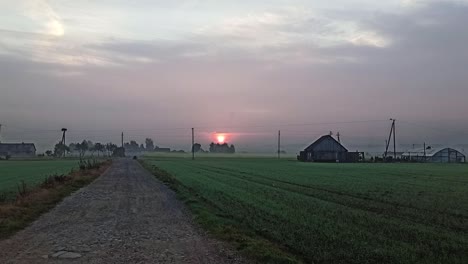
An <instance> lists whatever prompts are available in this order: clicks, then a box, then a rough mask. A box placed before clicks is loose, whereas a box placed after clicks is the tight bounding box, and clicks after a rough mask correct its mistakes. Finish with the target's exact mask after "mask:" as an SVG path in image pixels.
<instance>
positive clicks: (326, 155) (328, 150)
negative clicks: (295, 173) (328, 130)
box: [297, 135, 363, 162]
mask: <svg viewBox="0 0 468 264" xmlns="http://www.w3.org/2000/svg"><path fill="white" fill-rule="evenodd" d="M362 155H363V153H360V152H348V150H347V149H346V148H345V147H344V146H343V145H341V143H340V142H338V141H337V140H336V139H334V138H333V137H332V136H330V135H326V136H322V137H321V138H319V139H318V140H316V141H315V142H314V143H312V144H311V145H310V146H308V147H307V148H305V149H304V150H303V151H301V152H300V153H299V156H297V159H298V160H300V161H316V162H357V161H359V160H360V159H362V158H363V157H362Z"/></svg>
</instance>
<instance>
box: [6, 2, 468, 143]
mask: <svg viewBox="0 0 468 264" xmlns="http://www.w3.org/2000/svg"><path fill="white" fill-rule="evenodd" d="M467 25H468V1H455V0H453V1H452V0H446V1H431V0H427V1H423V0H421V1H418V0H404V1H399V0H386V1H371V0H327V1H306V0H296V1H291V0H268V1H267V0H252V1H242V3H240V1H219V0H206V1H202V0H198V1H197V0H192V1H182V0H173V1H150V0H143V1H124V0H112V1H110V0H109V1H105V0H104V1H91V0H87V1H84V0H83V1H46V0H31V1H28V0H18V1H9V0H0V123H1V124H3V128H2V140H3V141H4V142H14V141H33V142H36V143H38V144H39V145H40V146H44V147H46V146H48V145H50V144H53V143H54V142H56V141H58V140H59V139H60V128H62V127H67V128H68V129H69V132H70V137H71V138H70V140H71V141H78V140H81V139H83V138H90V139H93V140H95V141H104V142H106V141H110V140H112V141H114V142H117V141H118V139H119V135H120V131H125V133H126V135H127V136H128V137H133V138H135V139H138V140H142V139H143V138H144V137H153V138H154V139H155V141H156V144H158V145H161V146H176V147H181V148H185V149H188V148H190V130H189V128H191V127H195V128H197V129H196V131H197V132H198V134H197V136H198V137H197V141H199V142H200V143H203V144H207V143H209V141H210V139H211V137H212V133H213V132H226V133H231V134H230V136H228V140H230V141H231V143H234V144H236V145H239V146H241V147H245V148H246V149H249V148H248V147H249V146H250V149H249V150H251V149H252V148H254V147H255V148H263V149H269V148H272V149H274V145H275V136H276V133H277V130H278V129H282V130H284V137H285V139H284V144H285V148H287V146H296V145H298V146H302V145H304V144H307V143H309V141H310V140H313V139H315V138H316V137H318V136H320V135H321V134H323V133H327V132H328V131H330V130H332V131H334V132H337V131H340V133H341V134H342V135H343V137H344V138H345V139H347V142H349V144H380V143H382V142H383V141H384V140H385V138H386V136H387V135H386V134H387V133H388V131H387V130H388V129H389V126H390V123H389V122H388V119H389V118H391V117H393V118H396V119H397V120H401V122H399V126H398V132H399V136H400V143H402V144H403V143H404V144H411V143H421V142H420V141H429V142H434V143H443V144H466V143H468V140H467V138H468V102H467V99H468V27H467ZM386 120H387V121H386ZM355 121H372V122H355ZM332 123H333V124H332ZM307 124H311V125H307ZM286 145H287V146H286ZM290 148H292V147H290Z"/></svg>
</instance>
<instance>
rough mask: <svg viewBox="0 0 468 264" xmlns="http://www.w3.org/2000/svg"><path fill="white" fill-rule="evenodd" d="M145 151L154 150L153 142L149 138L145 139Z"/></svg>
mask: <svg viewBox="0 0 468 264" xmlns="http://www.w3.org/2000/svg"><path fill="white" fill-rule="evenodd" d="M145 145H146V151H153V150H154V142H153V140H152V139H151V138H147V139H145Z"/></svg>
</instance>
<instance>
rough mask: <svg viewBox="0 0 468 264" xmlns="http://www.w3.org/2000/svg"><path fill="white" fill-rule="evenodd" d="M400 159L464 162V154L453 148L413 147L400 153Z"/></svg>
mask: <svg viewBox="0 0 468 264" xmlns="http://www.w3.org/2000/svg"><path fill="white" fill-rule="evenodd" d="M402 159H404V160H407V161H415V162H440V163H464V162H466V156H465V155H464V154H463V153H461V152H460V151H458V150H456V149H453V148H431V147H428V148H426V149H424V148H420V149H413V150H409V151H407V152H405V153H403V154H402Z"/></svg>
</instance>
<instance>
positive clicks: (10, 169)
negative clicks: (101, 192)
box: [0, 160, 110, 239]
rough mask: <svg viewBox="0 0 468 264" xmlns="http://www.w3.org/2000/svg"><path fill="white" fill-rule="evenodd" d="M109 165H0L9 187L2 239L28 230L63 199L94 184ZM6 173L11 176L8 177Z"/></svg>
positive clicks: (1, 203) (0, 222) (1, 215)
mask: <svg viewBox="0 0 468 264" xmlns="http://www.w3.org/2000/svg"><path fill="white" fill-rule="evenodd" d="M109 166H110V161H102V160H101V161H98V160H80V162H78V160H46V161H8V162H2V163H0V186H2V188H3V186H4V183H7V184H8V185H5V186H7V187H5V188H3V190H4V192H0V239H4V238H7V237H9V236H10V235H12V234H14V233H15V232H17V231H19V230H21V229H23V228H25V227H26V226H27V225H28V224H30V223H31V222H33V221H34V220H35V219H37V218H38V217H39V216H40V215H41V214H43V213H45V212H47V211H48V210H50V209H52V208H53V207H54V206H55V205H56V204H57V203H58V202H60V201H61V200H62V199H63V198H65V197H66V196H68V195H70V194H71V193H73V192H74V191H76V190H78V189H80V188H82V187H84V186H86V185H88V184H89V183H91V182H92V181H93V180H95V179H96V178H97V177H99V176H100V175H101V174H102V173H103V172H104V171H105V170H106V169H107V168H108V167H109ZM4 173H8V174H7V175H9V177H4V176H5V175H6V174H4ZM14 183H16V185H14ZM13 186H15V187H13Z"/></svg>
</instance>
